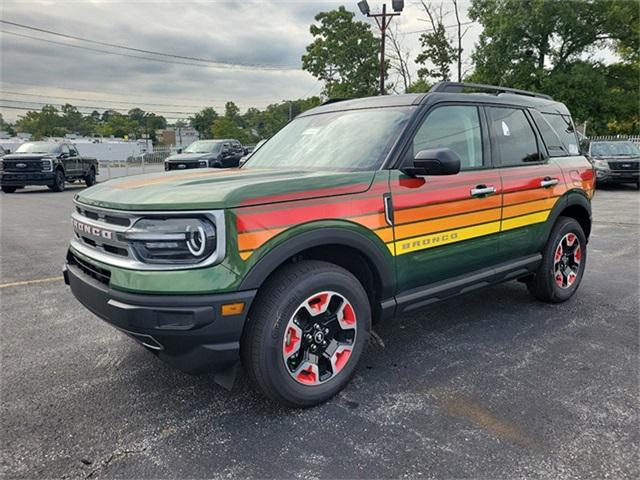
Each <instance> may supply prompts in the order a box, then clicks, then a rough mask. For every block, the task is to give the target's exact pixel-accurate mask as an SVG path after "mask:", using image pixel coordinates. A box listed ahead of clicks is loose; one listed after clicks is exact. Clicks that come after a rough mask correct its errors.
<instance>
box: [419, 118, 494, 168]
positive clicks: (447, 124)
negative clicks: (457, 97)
mask: <svg viewBox="0 0 640 480" xmlns="http://www.w3.org/2000/svg"><path fill="white" fill-rule="evenodd" d="M431 148H449V149H451V150H453V151H454V152H455V153H457V154H458V156H459V157H460V165H461V168H462V169H470V168H478V167H481V166H482V134H481V130H480V117H479V115H478V108H477V107H472V106H446V107H439V108H437V109H435V110H434V111H432V112H431V113H429V115H428V116H427V118H426V119H425V121H424V122H423V124H422V125H421V126H420V128H419V129H418V132H417V133H416V136H415V137H414V138H413V157H412V158H415V156H416V154H417V153H418V152H419V151H421V150H428V149H431Z"/></svg>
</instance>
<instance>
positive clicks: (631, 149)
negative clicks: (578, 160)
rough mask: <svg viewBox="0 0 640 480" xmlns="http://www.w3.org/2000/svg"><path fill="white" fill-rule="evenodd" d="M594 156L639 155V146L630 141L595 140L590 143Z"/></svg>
mask: <svg viewBox="0 0 640 480" xmlns="http://www.w3.org/2000/svg"><path fill="white" fill-rule="evenodd" d="M591 155H593V156H594V157H619V156H632V155H633V156H636V155H640V148H638V146H637V145H636V144H635V143H631V142H596V143H592V144H591Z"/></svg>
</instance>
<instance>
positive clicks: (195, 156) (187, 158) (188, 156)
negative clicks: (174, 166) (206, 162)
mask: <svg viewBox="0 0 640 480" xmlns="http://www.w3.org/2000/svg"><path fill="white" fill-rule="evenodd" d="M212 157H215V154H214V153H177V154H175V155H171V156H169V157H167V158H166V161H167V162H193V161H197V160H200V159H202V158H212Z"/></svg>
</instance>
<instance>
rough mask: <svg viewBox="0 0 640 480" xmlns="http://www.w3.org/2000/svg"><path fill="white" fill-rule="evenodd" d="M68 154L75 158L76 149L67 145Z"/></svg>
mask: <svg viewBox="0 0 640 480" xmlns="http://www.w3.org/2000/svg"><path fill="white" fill-rule="evenodd" d="M69 153H70V154H71V156H76V155H78V151H77V150H76V147H74V146H71V145H69Z"/></svg>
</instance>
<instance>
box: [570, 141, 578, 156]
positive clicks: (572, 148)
mask: <svg viewBox="0 0 640 480" xmlns="http://www.w3.org/2000/svg"><path fill="white" fill-rule="evenodd" d="M569 153H573V154H576V153H578V146H577V145H576V144H575V143H570V144H569Z"/></svg>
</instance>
